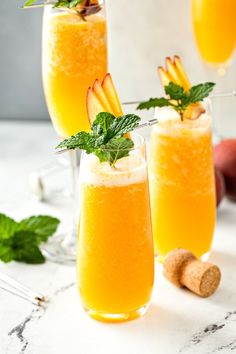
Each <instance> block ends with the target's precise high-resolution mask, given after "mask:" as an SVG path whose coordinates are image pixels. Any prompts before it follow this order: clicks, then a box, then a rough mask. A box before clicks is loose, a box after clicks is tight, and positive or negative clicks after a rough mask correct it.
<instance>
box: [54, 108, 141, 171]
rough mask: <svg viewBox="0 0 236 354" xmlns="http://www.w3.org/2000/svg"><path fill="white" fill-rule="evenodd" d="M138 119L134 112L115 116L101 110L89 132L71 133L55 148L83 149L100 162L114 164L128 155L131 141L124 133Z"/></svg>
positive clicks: (133, 125) (135, 123) (132, 126)
mask: <svg viewBox="0 0 236 354" xmlns="http://www.w3.org/2000/svg"><path fill="white" fill-rule="evenodd" d="M140 120H141V118H140V117H138V116H137V115H135V114H127V115H124V116H121V117H118V118H116V117H115V116H113V115H112V114H111V113H107V112H101V113H99V114H98V115H97V116H96V119H95V121H94V122H93V124H92V127H91V131H90V132H89V133H87V132H79V133H77V134H75V135H72V136H71V137H70V138H68V139H66V140H64V141H62V142H61V143H60V144H59V145H58V146H57V147H56V148H66V149H77V148H78V149H81V150H85V151H86V153H87V154H91V153H94V154H95V155H96V156H97V157H98V158H99V160H100V162H106V161H107V162H109V164H110V165H111V166H114V164H115V162H116V161H117V160H119V159H121V158H122V157H125V156H128V155H129V152H130V150H131V149H132V148H133V146H134V143H133V141H132V140H131V139H130V138H128V137H125V136H124V134H126V133H129V132H130V131H132V130H133V129H135V128H136V127H137V126H138V125H139V122H140Z"/></svg>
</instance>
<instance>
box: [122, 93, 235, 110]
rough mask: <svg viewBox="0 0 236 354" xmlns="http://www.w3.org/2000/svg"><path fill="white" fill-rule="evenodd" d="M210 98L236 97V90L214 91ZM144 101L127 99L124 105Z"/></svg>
mask: <svg viewBox="0 0 236 354" xmlns="http://www.w3.org/2000/svg"><path fill="white" fill-rule="evenodd" d="M209 97H210V98H218V97H236V90H233V91H231V92H222V93H213V94H211V95H209ZM142 102H143V101H127V102H123V103H122V105H123V106H128V105H133V104H139V103H142Z"/></svg>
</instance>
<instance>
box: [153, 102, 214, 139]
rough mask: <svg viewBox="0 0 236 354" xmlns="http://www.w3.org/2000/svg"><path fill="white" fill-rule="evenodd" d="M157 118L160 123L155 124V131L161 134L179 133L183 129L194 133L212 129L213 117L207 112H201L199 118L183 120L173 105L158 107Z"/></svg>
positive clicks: (156, 110)
mask: <svg viewBox="0 0 236 354" xmlns="http://www.w3.org/2000/svg"><path fill="white" fill-rule="evenodd" d="M155 118H156V119H158V121H159V123H158V124H156V125H154V128H153V131H154V132H155V133H157V134H158V133H161V134H168V135H169V134H178V133H180V134H181V133H182V132H183V131H185V132H189V133H192V134H203V133H206V132H209V130H210V129H211V117H210V115H209V114H208V113H207V112H206V113H203V114H201V116H200V117H199V118H198V119H195V120H191V119H185V120H184V121H181V119H180V116H179V114H178V112H176V111H175V110H174V109H173V108H171V107H162V108H159V107H157V108H156V109H155Z"/></svg>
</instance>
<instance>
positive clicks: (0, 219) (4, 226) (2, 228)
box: [0, 214, 18, 239]
mask: <svg viewBox="0 0 236 354" xmlns="http://www.w3.org/2000/svg"><path fill="white" fill-rule="evenodd" d="M17 227H18V224H17V222H16V221H15V220H13V219H11V218H9V217H8V216H6V215H4V214H0V239H6V238H10V237H12V235H13V234H14V233H15V231H16V230H17Z"/></svg>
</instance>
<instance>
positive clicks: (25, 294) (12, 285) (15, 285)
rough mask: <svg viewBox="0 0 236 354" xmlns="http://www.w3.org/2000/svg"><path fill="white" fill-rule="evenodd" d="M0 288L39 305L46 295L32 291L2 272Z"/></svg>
mask: <svg viewBox="0 0 236 354" xmlns="http://www.w3.org/2000/svg"><path fill="white" fill-rule="evenodd" d="M0 288H1V289H3V290H6V291H8V292H9V293H11V294H13V295H17V296H19V297H21V298H23V299H25V300H28V301H30V302H31V303H32V304H34V305H37V306H41V305H42V304H43V303H44V302H46V297H45V296H44V295H42V294H40V293H36V292H34V291H33V290H31V289H29V288H27V287H26V286H24V285H22V284H21V283H19V282H17V281H16V280H14V279H12V278H10V277H9V276H7V275H5V274H3V273H0Z"/></svg>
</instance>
